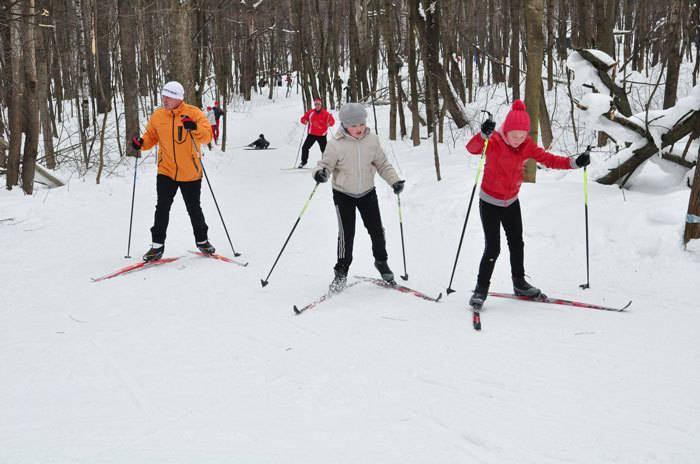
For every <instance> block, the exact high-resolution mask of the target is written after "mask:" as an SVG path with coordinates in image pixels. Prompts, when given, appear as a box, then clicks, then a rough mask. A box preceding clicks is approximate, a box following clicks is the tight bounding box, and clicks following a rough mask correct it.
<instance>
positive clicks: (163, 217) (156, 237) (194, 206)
mask: <svg viewBox="0 0 700 464" xmlns="http://www.w3.org/2000/svg"><path fill="white" fill-rule="evenodd" d="M178 188H179V189H180V193H182V199H183V200H185V207H186V208H187V213H188V214H189V215H190V222H191V223H192V230H193V231H194V239H195V241H196V242H204V241H206V240H207V230H208V229H209V228H208V227H207V223H206V222H205V221H204V213H202V207H201V206H200V204H199V198H200V195H201V192H202V179H199V180H195V181H193V182H178V181H174V180H172V179H171V178H170V177H168V176H166V175H163V174H158V177H157V179H156V192H157V193H158V203H157V204H156V214H155V219H154V221H153V227H151V238H152V240H153V243H165V235H166V234H165V232H166V231H167V230H168V222H169V221H170V206H172V204H173V199H174V198H175V194H176V193H177V189H178Z"/></svg>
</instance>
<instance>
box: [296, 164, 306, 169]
mask: <svg viewBox="0 0 700 464" xmlns="http://www.w3.org/2000/svg"><path fill="white" fill-rule="evenodd" d="M304 166H306V163H301V164H300V165H299V167H298V168H297V169H302V168H303V167H304Z"/></svg>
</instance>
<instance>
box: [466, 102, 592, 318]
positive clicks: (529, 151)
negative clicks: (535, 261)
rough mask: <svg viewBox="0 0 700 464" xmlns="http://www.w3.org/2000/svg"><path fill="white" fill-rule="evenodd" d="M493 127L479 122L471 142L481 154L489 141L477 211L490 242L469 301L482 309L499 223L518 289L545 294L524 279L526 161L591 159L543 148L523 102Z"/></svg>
mask: <svg viewBox="0 0 700 464" xmlns="http://www.w3.org/2000/svg"><path fill="white" fill-rule="evenodd" d="M495 128H496V123H495V122H494V121H492V120H491V119H487V120H486V121H484V123H483V124H482V125H481V133H480V134H476V135H475V136H474V137H472V139H471V140H470V141H469V143H467V150H468V151H469V152H470V153H472V154H475V155H480V154H481V153H482V152H483V149H484V144H485V143H486V140H487V139H488V146H487V148H486V166H485V167H484V178H483V181H482V182H481V190H480V191H479V213H480V215H481V224H482V227H483V229H484V239H485V242H486V243H485V247H484V254H483V256H482V257H481V263H480V264H479V275H478V277H477V281H476V288H475V289H474V293H473V294H472V297H471V298H470V300H469V304H470V305H471V306H474V307H481V305H483V303H484V300H486V296H487V295H488V290H489V285H490V284H491V275H492V274H493V269H494V266H495V265H496V259H497V258H498V255H499V253H500V250H501V226H503V230H505V233H506V238H507V240H508V249H509V251H510V269H511V276H512V279H513V291H514V293H515V294H516V295H520V296H527V297H537V296H539V295H540V294H541V291H540V290H539V289H538V288H535V287H533V286H532V285H530V284H529V283H528V282H527V281H526V280H525V266H524V251H523V249H524V243H523V221H522V217H521V214H520V201H519V200H518V192H519V191H520V186H521V185H522V183H523V166H524V164H525V161H527V160H528V159H530V158H533V159H535V160H536V161H537V162H538V163H542V164H544V165H545V166H547V167H549V168H554V169H575V168H581V167H584V166H587V165H588V164H589V163H590V162H591V159H590V155H589V154H588V153H582V154H580V155H578V156H577V157H576V158H567V157H564V156H557V155H553V154H551V153H548V152H546V151H545V150H544V149H543V148H541V147H539V146H538V145H537V144H536V143H535V142H534V141H533V140H532V139H531V138H530V136H529V135H528V132H530V116H529V115H528V114H527V112H526V111H525V104H524V103H523V102H522V101H520V100H515V101H514V102H513V106H512V108H511V111H510V112H509V113H508V115H507V116H506V120H505V122H504V123H503V125H502V126H501V128H500V130H499V131H496V132H494V129H495Z"/></svg>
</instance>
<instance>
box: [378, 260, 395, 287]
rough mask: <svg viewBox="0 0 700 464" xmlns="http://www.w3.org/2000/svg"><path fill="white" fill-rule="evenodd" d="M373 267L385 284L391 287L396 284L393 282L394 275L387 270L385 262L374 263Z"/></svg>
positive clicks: (387, 266) (387, 265)
mask: <svg viewBox="0 0 700 464" xmlns="http://www.w3.org/2000/svg"><path fill="white" fill-rule="evenodd" d="M374 267H376V268H377V270H378V271H379V273H380V274H381V275H382V279H384V281H385V282H389V283H390V284H392V285H395V284H396V281H395V280H394V273H393V272H391V269H389V264H388V263H387V262H386V261H375V262H374Z"/></svg>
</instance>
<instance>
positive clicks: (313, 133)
mask: <svg viewBox="0 0 700 464" xmlns="http://www.w3.org/2000/svg"><path fill="white" fill-rule="evenodd" d="M301 123H302V124H306V133H307V134H308V135H307V136H306V140H305V141H304V145H303V146H302V147H301V164H300V165H299V167H300V168H303V167H304V166H306V163H308V161H309V149H310V148H311V147H312V146H313V144H314V143H315V142H318V146H319V147H321V153H323V152H324V151H325V149H326V134H327V133H328V128H329V127H331V126H333V125H334V124H335V119H333V115H332V114H330V113H329V112H328V111H326V110H325V109H323V108H322V107H321V100H320V99H319V98H317V99H315V100H314V109H312V110H309V111H307V112H306V114H304V116H302V117H301Z"/></svg>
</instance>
